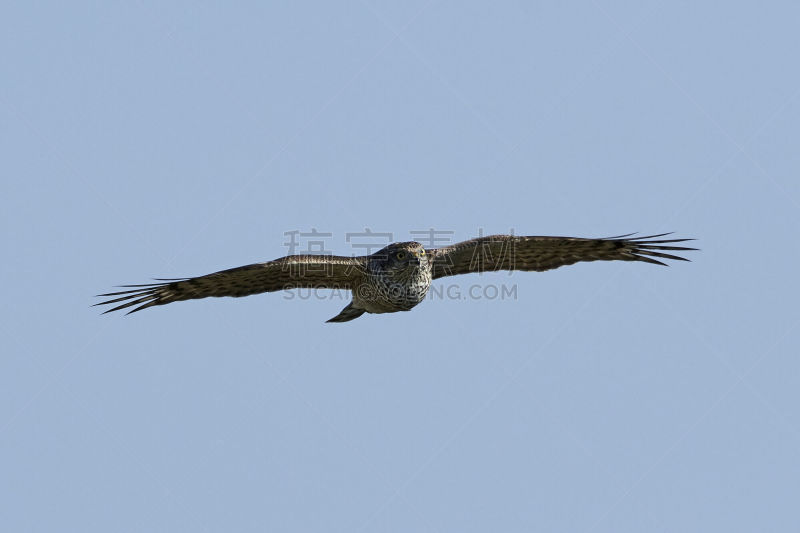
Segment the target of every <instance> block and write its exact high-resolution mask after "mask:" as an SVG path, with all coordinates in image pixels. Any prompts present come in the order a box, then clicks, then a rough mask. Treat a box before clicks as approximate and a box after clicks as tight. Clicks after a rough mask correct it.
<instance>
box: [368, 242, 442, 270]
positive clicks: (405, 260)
mask: <svg viewBox="0 0 800 533" xmlns="http://www.w3.org/2000/svg"><path fill="white" fill-rule="evenodd" d="M370 259H371V261H372V263H373V265H374V266H376V267H378V268H379V269H380V270H381V271H383V272H385V273H387V274H389V275H390V276H392V277H399V278H405V277H408V276H411V275H414V274H415V273H417V272H419V270H420V269H423V268H427V267H428V255H427V253H426V252H425V248H423V247H422V245H421V244H420V243H418V242H415V241H409V242H396V243H393V244H390V245H389V246H387V247H386V248H382V249H381V250H378V251H377V252H375V253H374V254H372V255H371V256H370Z"/></svg>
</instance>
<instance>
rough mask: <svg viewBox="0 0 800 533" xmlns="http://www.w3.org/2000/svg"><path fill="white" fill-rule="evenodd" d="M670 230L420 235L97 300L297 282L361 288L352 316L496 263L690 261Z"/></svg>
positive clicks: (220, 292) (405, 303)
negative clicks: (426, 240) (432, 240)
mask: <svg viewBox="0 0 800 533" xmlns="http://www.w3.org/2000/svg"><path fill="white" fill-rule="evenodd" d="M667 235H669V234H668V233H662V234H658V235H650V236H647V237H635V238H631V234H628V235H620V236H617V237H609V238H604V239H584V238H579V237H536V236H527V237H525V236H519V237H518V236H514V235H492V236H488V237H479V238H477V239H472V240H469V241H464V242H460V243H457V244H454V245H452V246H445V247H443V248H435V249H431V250H427V251H426V250H425V249H424V248H423V247H422V245H421V244H420V243H418V242H413V241H412V242H401V243H395V244H390V245H389V246H387V247H385V248H383V249H382V250H379V251H378V252H376V253H374V254H372V255H369V256H358V257H342V256H330V255H291V256H287V257H283V258H280V259H276V260H274V261H268V262H266V263H256V264H253V265H247V266H242V267H238V268H231V269H228V270H222V271H220V272H215V273H213V274H208V275H206V276H199V277H196V278H182V279H156V280H155V281H157V283H149V284H143V285H122V286H121V287H123V288H130V289H129V290H124V291H118V292H109V293H105V294H100V295H98V296H115V297H116V298H112V299H110V300H106V301H103V302H100V303H98V304H95V305H110V304H115V303H119V305H117V306H115V307H113V308H111V309H108V310H107V311H105V312H106V313H109V312H111V311H117V310H121V309H126V308H128V307H133V309H132V310H131V311H129V313H134V312H136V311H141V310H142V309H146V308H148V307H152V306H156V305H164V304H168V303H171V302H177V301H181V300H193V299H198V298H206V297H209V296H233V297H240V296H248V295H251V294H258V293H262V292H274V291H279V290H285V289H292V288H329V289H348V290H351V291H353V301H352V302H351V303H350V304H349V305H348V306H347V307H345V308H344V309H343V310H342V311H341V312H340V313H339V314H338V315H337V316H335V317H333V318H332V319H330V320H328V322H346V321H349V320H353V319H355V318H358V317H359V316H361V315H362V314H364V313H365V312H367V313H392V312H396V311H408V310H410V309H412V308H413V307H415V306H416V305H417V304H419V303H420V302H421V301H422V300H423V299H424V298H425V295H426V294H427V292H428V288H429V287H430V284H431V281H432V280H434V279H438V278H442V277H445V276H454V275H458V274H468V273H472V272H488V271H494V270H522V271H537V272H542V271H545V270H551V269H554V268H558V267H560V266H565V265H571V264H573V263H577V262H580V261H643V262H646V263H653V264H657V265H666V263H664V262H662V261H660V260H659V259H670V260H676V261H688V259H686V258H684V257H680V256H677V255H674V254H671V253H665V252H686V251H691V250H696V248H688V247H685V246H675V244H676V243H681V242H686V241H690V240H693V239H659V238H660V237H665V236H667ZM656 258H658V259H656ZM120 302H121V303H120Z"/></svg>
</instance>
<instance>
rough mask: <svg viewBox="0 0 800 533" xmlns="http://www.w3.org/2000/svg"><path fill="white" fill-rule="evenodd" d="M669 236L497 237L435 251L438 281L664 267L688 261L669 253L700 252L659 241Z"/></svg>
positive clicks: (675, 240)
mask: <svg viewBox="0 0 800 533" xmlns="http://www.w3.org/2000/svg"><path fill="white" fill-rule="evenodd" d="M665 235H669V234H668V233H662V234H660V235H650V236H647V237H637V238H629V237H630V235H621V236H619V237H609V238H606V239H582V238H579V237H535V236H531V237H522V236H520V237H517V236H514V235H492V236H489V237H479V238H477V239H472V240H469V241H464V242H460V243H457V244H454V245H452V246H446V247H444V248H436V249H433V250H429V253H430V257H431V259H432V260H433V278H434V279H436V278H442V277H444V276H455V275H458V274H468V273H470V272H488V271H493V270H528V271H531V270H533V271H537V272H542V271H545V270H551V269H553V268H558V267H560V266H565V265H571V264H573V263H577V262H579V261H645V262H647V263H655V264H657V265H664V264H665V263H663V262H661V261H659V260H658V259H654V257H660V258H662V259H674V260H680V261H688V259H685V258H683V257H679V256H677V255H672V254H668V253H664V251H689V250H696V248H687V247H685V246H674V244H675V243H679V242H684V241H690V240H692V239H658V238H659V237H663V236H665Z"/></svg>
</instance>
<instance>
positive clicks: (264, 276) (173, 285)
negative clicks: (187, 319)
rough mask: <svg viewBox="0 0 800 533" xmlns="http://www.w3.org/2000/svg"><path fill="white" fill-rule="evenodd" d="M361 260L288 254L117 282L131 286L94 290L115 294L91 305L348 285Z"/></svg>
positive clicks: (141, 305)
mask: <svg viewBox="0 0 800 533" xmlns="http://www.w3.org/2000/svg"><path fill="white" fill-rule="evenodd" d="M364 261H365V258H364V257H341V256H331V255H290V256H287V257H283V258H281V259H276V260H275V261H268V262H266V263H256V264H253V265H246V266H242V267H238V268H231V269H229V270H222V271H220V272H215V273H213V274H208V275H206V276H198V277H196V278H183V279H157V280H156V281H157V282H158V283H146V284H143V285H121V287H131V288H132V289H131V290H124V291H119V292H109V293H106V294H98V296H116V298H113V299H111V300H106V301H104V302H100V303H97V304H95V305H107V304H113V303H117V302H123V303H121V304H120V305H118V306H116V307H113V308H112V309H109V310H107V311H105V312H106V313H110V312H111V311H117V310H119V309H125V308H126V307H131V306H134V305H138V307H136V308H134V309H133V310H131V311H129V313H133V312H136V311H141V310H142V309H146V308H148V307H152V306H154V305H164V304H168V303H171V302H177V301H180V300H194V299H197V298H207V297H208V296H236V297H239V296H249V295H251V294H258V293H261V292H273V291H279V290H283V289H294V288H300V287H305V288H325V289H351V288H352V287H353V285H354V284H355V283H357V282H358V280H359V279H361V276H362V275H363V272H364V270H363V265H364Z"/></svg>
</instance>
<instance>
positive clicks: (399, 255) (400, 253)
mask: <svg viewBox="0 0 800 533" xmlns="http://www.w3.org/2000/svg"><path fill="white" fill-rule="evenodd" d="M397 258H398V259H399V260H401V261H402V260H403V259H405V258H406V253H405V252H397Z"/></svg>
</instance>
